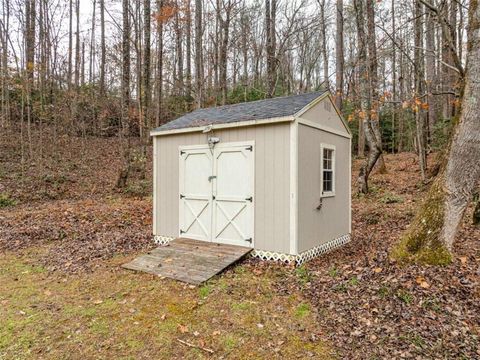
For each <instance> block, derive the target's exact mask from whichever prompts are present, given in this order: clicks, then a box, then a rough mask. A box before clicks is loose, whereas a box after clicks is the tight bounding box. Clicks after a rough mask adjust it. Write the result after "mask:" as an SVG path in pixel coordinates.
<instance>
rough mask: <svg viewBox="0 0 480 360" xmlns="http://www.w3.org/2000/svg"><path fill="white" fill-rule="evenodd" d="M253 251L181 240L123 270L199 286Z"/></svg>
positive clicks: (163, 247) (126, 266) (152, 252)
mask: <svg viewBox="0 0 480 360" xmlns="http://www.w3.org/2000/svg"><path fill="white" fill-rule="evenodd" d="M251 250H252V249H251V248H247V247H243V246H234V245H225V244H218V243H211V242H206V241H199V240H192V239H186V238H178V239H175V240H173V241H171V242H170V243H169V244H168V245H165V246H160V247H158V248H156V249H153V250H151V251H149V252H148V253H147V254H145V255H141V256H139V257H137V258H136V259H134V260H132V261H131V262H129V263H127V264H124V265H122V267H124V268H125V269H130V270H135V271H143V272H146V273H149V274H154V275H159V276H164V277H167V278H170V279H174V280H179V281H183V282H186V283H190V284H194V285H199V284H201V283H203V282H205V281H207V280H208V279H210V278H211V277H213V276H215V275H216V274H218V273H220V272H222V271H223V270H224V269H225V268H227V267H228V266H230V265H231V264H233V263H235V262H237V261H238V260H240V259H241V258H243V257H244V256H245V255H247V254H248V253H249V252H250V251H251Z"/></svg>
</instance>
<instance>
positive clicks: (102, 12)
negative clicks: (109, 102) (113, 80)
mask: <svg viewBox="0 0 480 360" xmlns="http://www.w3.org/2000/svg"><path fill="white" fill-rule="evenodd" d="M99 1H100V53H101V55H100V56H101V59H100V96H101V97H104V96H105V64H106V55H107V47H106V44H105V0H99Z"/></svg>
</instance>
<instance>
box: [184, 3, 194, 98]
mask: <svg viewBox="0 0 480 360" xmlns="http://www.w3.org/2000/svg"><path fill="white" fill-rule="evenodd" d="M185 5H186V10H185V15H186V19H185V21H186V24H185V25H186V28H185V31H186V33H187V34H186V39H185V52H186V54H185V56H186V57H187V58H186V63H187V69H186V72H187V73H186V81H187V84H186V95H187V97H188V98H190V97H191V96H192V6H191V4H190V0H187V1H186V3H185Z"/></svg>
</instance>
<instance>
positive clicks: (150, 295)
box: [0, 248, 330, 359]
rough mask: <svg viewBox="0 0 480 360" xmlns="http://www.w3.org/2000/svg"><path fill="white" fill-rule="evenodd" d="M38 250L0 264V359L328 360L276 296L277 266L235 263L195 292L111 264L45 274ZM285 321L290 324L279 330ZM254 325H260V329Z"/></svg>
mask: <svg viewBox="0 0 480 360" xmlns="http://www.w3.org/2000/svg"><path fill="white" fill-rule="evenodd" d="M41 251H42V250H41V249H33V248H32V249H31V250H29V251H28V253H25V254H23V255H19V254H13V253H10V254H7V255H6V256H2V257H1V258H0V284H1V287H2V291H1V292H0V359H3V358H5V359H31V358H39V357H40V358H45V359H62V358H69V357H71V356H72V354H75V357H79V358H123V359H129V358H130V359H137V358H165V359H168V358H182V359H202V358H212V355H209V354H208V353H206V352H205V351H202V350H199V349H198V348H191V347H188V346H185V345H182V344H181V343H180V342H179V341H178V339H181V340H184V341H187V342H189V343H191V344H194V345H197V346H200V347H205V348H209V349H212V350H213V351H214V355H213V358H219V357H222V356H224V357H227V356H228V358H229V359H230V358H233V359H250V358H267V357H270V356H271V352H272V348H271V347H272V345H270V344H272V343H275V344H277V343H278V344H281V345H275V346H276V347H278V351H280V353H281V354H282V355H283V356H284V357H285V358H292V357H296V356H300V357H307V356H310V355H311V356H313V357H314V358H320V359H326V358H330V356H329V353H330V351H329V347H328V346H327V344H325V343H324V342H322V341H315V342H312V341H311V339H309V337H308V334H310V333H314V332H319V329H318V328H316V326H318V325H317V324H316V321H315V318H314V313H313V312H312V311H311V307H310V304H308V303H306V302H305V301H304V300H303V299H302V297H301V294H299V293H297V292H296V291H293V293H290V294H288V295H282V294H279V293H277V292H276V287H275V282H276V280H277V279H278V278H279V276H286V274H283V275H282V272H287V271H291V270H288V269H286V268H282V267H278V268H274V269H267V270H266V271H264V272H263V273H262V275H261V276H254V274H253V272H252V268H251V267H250V266H248V265H241V266H240V269H241V270H240V271H237V270H234V271H230V272H228V273H226V274H223V275H221V276H218V277H216V278H214V279H213V280H211V281H209V283H208V284H206V285H204V286H201V287H199V288H198V287H190V286H187V285H185V284H183V283H180V282H176V281H172V280H168V279H160V278H158V277H155V276H152V275H148V274H141V273H135V272H131V271H127V270H123V269H120V268H119V265H120V264H122V263H124V262H126V261H127V260H128V259H126V258H122V257H116V258H114V259H113V260H110V261H109V262H108V263H106V264H105V266H104V267H99V268H97V269H96V270H95V271H94V272H92V273H85V274H78V275H66V274H62V273H61V272H55V273H48V272H47V271H45V269H44V268H42V267H40V266H36V265H35V257H36V256H38V254H39V253H41ZM287 323H288V326H285V324H287ZM259 324H261V326H259Z"/></svg>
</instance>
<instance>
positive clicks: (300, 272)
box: [295, 265, 312, 284]
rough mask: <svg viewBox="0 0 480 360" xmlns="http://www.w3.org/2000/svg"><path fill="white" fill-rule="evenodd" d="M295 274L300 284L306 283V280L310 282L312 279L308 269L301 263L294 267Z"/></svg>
mask: <svg viewBox="0 0 480 360" xmlns="http://www.w3.org/2000/svg"><path fill="white" fill-rule="evenodd" d="M295 275H296V276H297V278H298V279H299V280H300V282H301V283H302V284H306V283H307V282H310V281H311V279H312V276H311V275H310V273H309V272H308V269H307V268H306V267H305V266H304V265H301V266H299V267H297V268H295Z"/></svg>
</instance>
